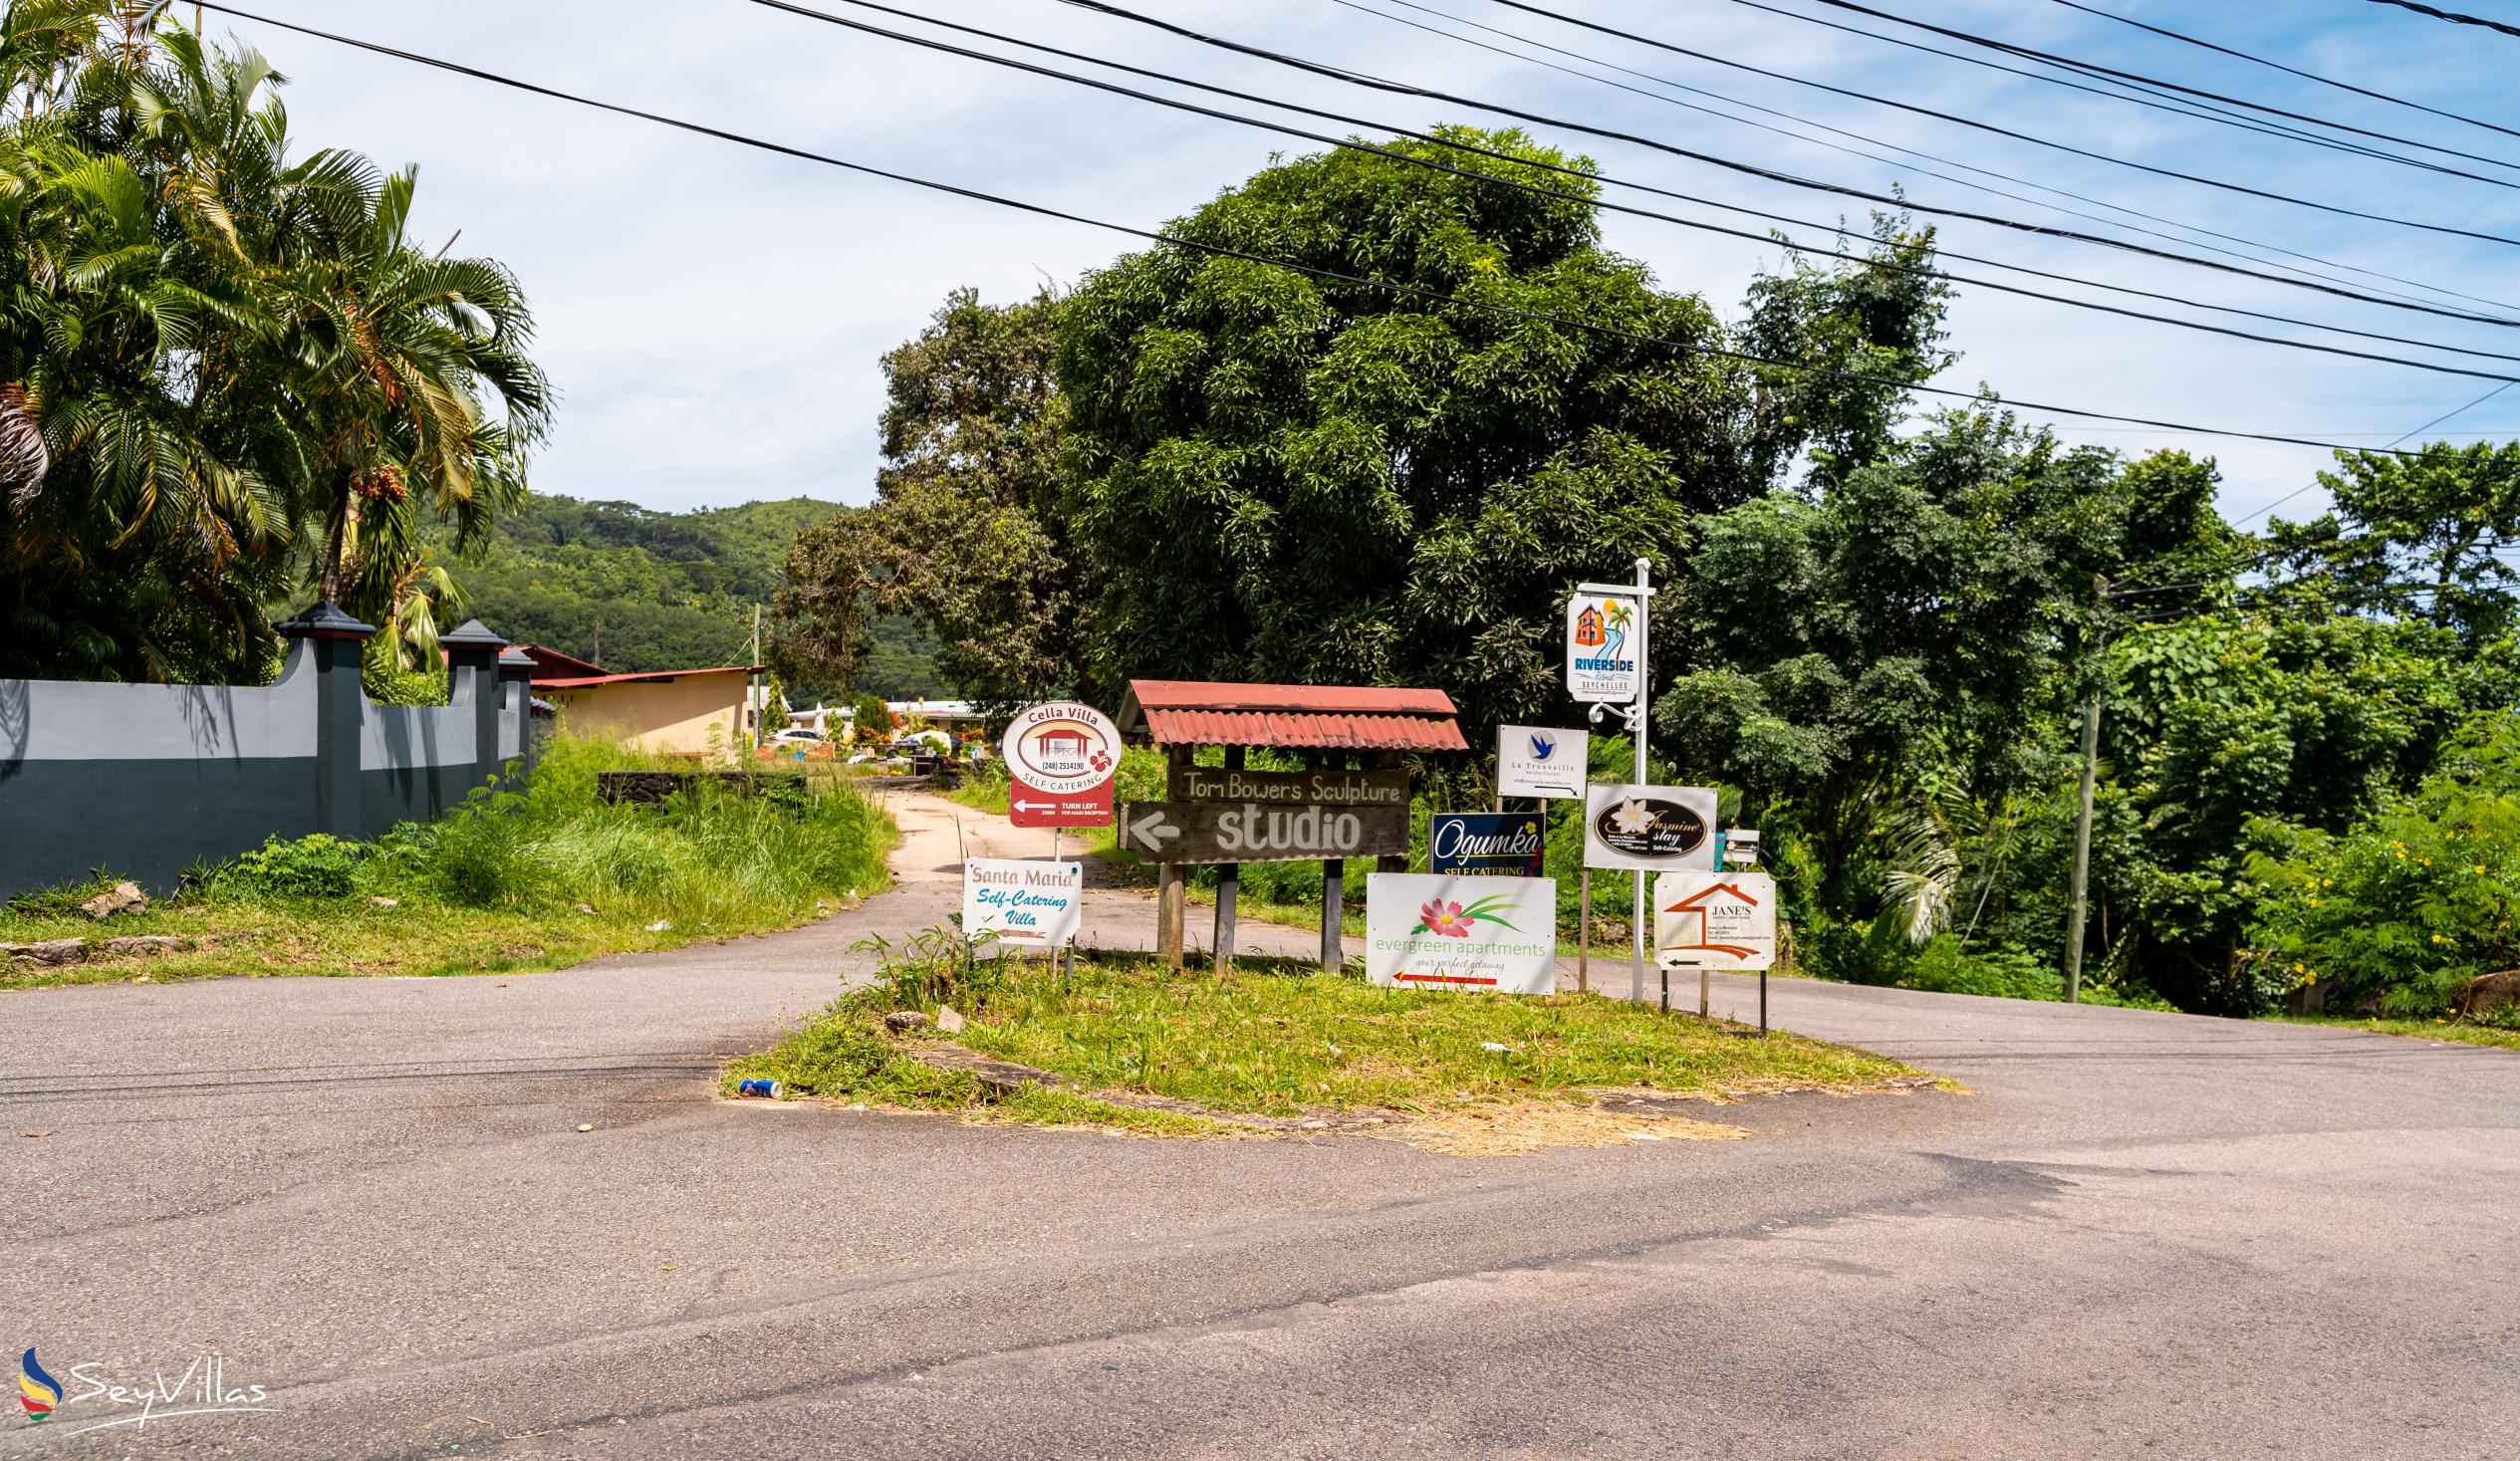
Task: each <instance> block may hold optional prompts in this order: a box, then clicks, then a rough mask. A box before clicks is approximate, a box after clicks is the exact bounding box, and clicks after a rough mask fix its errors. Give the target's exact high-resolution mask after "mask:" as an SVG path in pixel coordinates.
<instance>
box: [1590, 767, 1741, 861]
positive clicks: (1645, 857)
mask: <svg viewBox="0 0 2520 1461" xmlns="http://www.w3.org/2000/svg"><path fill="white" fill-rule="evenodd" d="M1584 865H1585V866H1587V867H1622V868H1627V869H1629V870H1631V871H1641V872H1659V871H1662V870H1664V869H1666V868H1674V867H1691V868H1706V869H1712V868H1713V867H1714V865H1715V792H1714V789H1713V788H1712V787H1651V786H1616V785H1599V786H1595V787H1592V788H1591V789H1590V794H1589V795H1588V796H1587V797H1586V798H1585V802H1584Z"/></svg>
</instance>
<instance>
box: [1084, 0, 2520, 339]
mask: <svg viewBox="0 0 2520 1461" xmlns="http://www.w3.org/2000/svg"><path fill="white" fill-rule="evenodd" d="M1060 3H1061V4H1064V5H1073V6H1076V7H1078V8H1080V9H1084V10H1092V11H1095V12H1098V13H1101V14H1106V15H1112V16H1116V17H1118V18H1121V19H1124V20H1129V21H1134V22H1135V23H1137V24H1139V25H1144V26H1149V27H1152V28H1154V29H1156V30H1161V31H1165V32H1168V33H1170V34H1173V35H1177V36H1180V37H1182V38H1183V39H1185V40H1192V41H1196V42H1198V43H1199V44H1201V45H1205V46H1213V47H1216V48H1217V49H1220V50H1225V51H1232V52H1236V53H1238V54H1241V55H1246V56H1252V57H1256V58H1258V59H1260V60H1264V61H1268V62H1271V63H1273V64H1275V65H1279V66H1284V67H1288V68H1291V69H1293V70H1297V71H1303V72H1309V73H1311V74H1313V75H1316V76H1322V77H1327V78H1329V79H1331V80H1334V81H1341V82H1347V83H1349V84H1351V85H1355V86H1361V87H1369V88H1372V89H1374V90H1377V91H1385V92H1390V93H1394V94H1397V95H1402V96H1413V97H1421V98H1424V99H1426V100H1428V101H1435V102H1444V103H1447V104H1450V105H1453V106H1458V107H1470V108H1474V109H1476V110H1478V111H1482V112H1491V113H1494V114H1496V115H1497V116H1500V117H1512V118H1516V119H1519V120H1521V121H1524V122H1537V123H1539V124H1541V125H1544V126H1559V127H1564V128H1566V129H1567V130H1570V131H1580V132H1585V133H1588V134H1590V135H1593V136H1601V137H1609V138H1611V139H1613V140H1617V141H1624V142H1634V143H1636V144H1637V145H1638V146H1642V147H1650V148H1652V149H1653V150H1655V151H1658V152H1668V153H1670V154H1671V155H1673V156H1676V157H1685V158H1688V159H1689V160H1691V161H1695V162H1704V163H1708V164H1710V165H1713V166H1716V167H1721V168H1724V169H1726V170H1728V171H1732V172H1739V173H1743V174H1746V175H1748V176H1752V177H1761V178H1765V179H1767V180H1768V181H1771V182H1782V183H1785V184H1788V185H1790V186H1793V187H1801V188H1809V189H1813V190H1815V191H1819V192H1826V193H1833V194H1836V195H1838V196H1841V197H1851V198H1861V199H1863V200H1865V201H1866V202H1872V203H1880V204H1883V205H1885V206H1888V207H1892V208H1902V209H1907V210H1910V211H1913V212H1918V213H1931V214H1934V215H1935V216H1937V217H1944V218H1963V219H1967V220H1969V221H1970V222H1974V223H1986V224H1991V225H1994V226H1996V227H2000V228H2009V229H2014V230H2017V231H2020V232H2025V233H2036V234H2042V235H2045V236H2047V237H2050V238H2070V239H2075V240H2078V241H2081V242H2084V243H2091V244H2097V245H2099V246H2101V247H2105V248H2113V249H2123V250H2126V251H2128V252H2131V253H2137V254H2142V255H2146V256H2149V257H2154V258H2165V259H2175V260H2177V261H2179V262H2182V263H2186V264H2191V265H2195V266H2197V267H2200V268H2206V269H2214V270H2219V271H2221V272H2224V273H2232V274H2243V275H2247V276H2248V277H2250V278H2255V279H2269V280H2273V281H2275V282H2277V283H2280V284H2288V285H2291V286H2292V287H2294V288H2296V289H2314V290H2318V291H2320V292H2321V293H2327V294H2336V293H2340V291H2339V290H2338V289H2337V288H2335V287H2332V286H2323V285H2318V284H2313V283H2310V282H2308V281H2305V280H2298V279H2290V278H2286V277H2284V276H2281V275H2272V274H2266V273H2262V272H2260V271H2257V270H2251V269H2242V268H2239V267H2237V266H2236V265H2231V264H2221V263H2216V262H2214V261H2213V260H2211V259H2199V258H2197V257H2196V256H2194V255H2192V254H2181V253H2178V252H2176V251H2174V250H2166V249H2155V248H2151V247H2149V246H2147V245H2143V244H2137V243H2131V242H2129V241H2127V240H2126V239H2122V238H2110V237H2108V236H2106V235H2103V234H2093V233H2085V232H2082V231H2081V230H2079V229H2071V228H2060V227H2057V226H2055V225H2053V224H2043V223H2028V222H2024V221H2022V220H2019V219H2014V218H2006V217H2003V216H2001V215H1999V214H1992V213H1979V212H1974V211H1971V210H1969V209H1966V208H1953V207H1950V206H1948V205H1945V204H1937V203H1922V202H1918V201H1916V200H1915V199H1913V198H1909V197H1905V196H1899V195H1892V194H1888V193H1879V192H1874V191H1871V190H1869V189H1865V188H1859V187H1852V186H1849V185H1847V184H1844V183H1834V182H1823V181H1820V180H1818V179H1815V178H1809V177H1803V176H1800V175H1798V174H1795V173H1791V172H1784V171H1780V170H1778V169H1776V168H1772V167H1764V166H1761V165H1759V164H1757V163H1752V162H1742V161H1738V160H1736V159H1733V158H1730V157H1721V156H1717V155H1715V154H1713V153H1710V152H1700V151H1695V150H1693V149H1691V148H1687V147H1682V146H1678V145H1675V144H1673V143H1670V142H1661V141H1656V140H1654V139H1653V138H1651V137H1645V136H1638V135H1637V134H1636V133H1634V132H1626V131H1620V130H1617V129H1615V128H1611V127H1602V126H1594V125H1592V124H1590V123H1588V122H1570V121H1567V120H1565V119H1562V118H1556V117H1550V116H1547V115H1545V114H1542V113H1536V112H1529V111H1525V110H1523V109H1521V108H1516V107H1508V106H1505V105H1503V104H1501V103H1495V102H1480V101H1475V100H1472V99H1470V98H1467V97H1461V96H1456V95H1454V94H1452V93H1450V92H1439V91H1435V90H1433V89H1431V88H1427V87H1419V86H1413V85H1410V84H1409V83H1406V82H1395V81H1390V80H1387V79H1386V78H1382V77H1377V76H1371V75H1369V74H1367V73H1363V72H1356V71H1349V70H1345V69H1343V68H1339V67H1333V66H1328V65H1324V64H1323V63H1320V62H1316V61H1308V60H1305V59H1304V58H1302V57H1298V56H1290V55H1287V54H1285V53H1283V52H1278V51H1272V50H1269V49H1268V48H1267V47H1263V46H1253V45H1249V44H1247V43H1244V42H1241V41H1232V40H1226V39H1224V38H1222V37H1218V36H1210V35H1206V34H1204V33H1202V32H1198V31H1194V30H1191V29H1189V28H1188V27H1186V26H1179V25H1175V24H1173V23H1172V22H1170V21H1166V20H1159V19H1156V18H1155V17H1152V16H1146V15H1140V14H1138V13H1136V12H1135V11H1132V10H1125V9H1123V8H1122V7H1120V6H1117V5H1113V4H1109V3H1107V0H1060ZM1497 3H1499V4H1512V3H1515V0H1497ZM1620 34H1624V33H1620ZM2424 226H2426V227H2429V226H2431V225H2424ZM2508 241H2509V242H2513V243H2520V240H2508ZM2344 293H2347V294H2348V295H2349V296H2350V297H2353V298H2358V299H2362V300H2364V301H2365V302H2367V303H2375V304H2377V303H2383V302H2384V301H2382V300H2381V299H2379V297H2377V296H2372V295H2358V294H2353V293H2352V292H2351V291H2344ZM2488 303H2491V302H2490V301H2489V302H2488ZM2390 307H2391V308H2393V309H2407V310H2418V311H2421V312H2423V313H2427V314H2444V313H2446V314H2449V315H2450V316H2451V317H2452V318H2456V319H2462V320H2474V321H2479V322H2481V323H2485V324H2493V325H2504V326H2509V325H2512V324H2515V323H2520V322H2514V321H2510V320H2506V319H2501V318H2497V317H2494V316H2488V315H2474V314H2468V313H2465V312H2461V311H2443V310H2440V309H2438V308H2436V307H2432V306H2425V305H2413V304H2392V305H2391V306H2390Z"/></svg>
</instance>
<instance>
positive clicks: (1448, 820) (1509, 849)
mask: <svg viewBox="0 0 2520 1461" xmlns="http://www.w3.org/2000/svg"><path fill="white" fill-rule="evenodd" d="M1541 827H1542V822H1541V816H1540V814H1539V813H1537V812H1438V813H1436V814H1434V816H1433V817H1432V818H1430V819H1428V822H1427V827H1426V847H1427V854H1428V857H1429V858H1430V859H1431V862H1432V866H1431V867H1430V869H1429V870H1430V871H1432V872H1434V873H1435V874H1436V875H1437V876H1441V875H1443V874H1444V873H1447V872H1493V873H1501V874H1503V875H1504V876H1507V877H1538V876H1539V875H1540V872H1541V867H1540V847H1541V842H1540V832H1541Z"/></svg>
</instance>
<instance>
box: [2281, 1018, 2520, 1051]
mask: <svg viewBox="0 0 2520 1461" xmlns="http://www.w3.org/2000/svg"><path fill="white" fill-rule="evenodd" d="M2269 1018H2272V1019H2277V1020H2281V1021H2283V1022H2284V1023H2285V1024H2287V1025H2322V1026H2326V1027H2327V1028H2329V1029H2331V1030H2361V1031H2364V1032H2366V1033H2368V1034H2372V1035H2403V1036H2407V1037H2410V1038H2412V1039H2415V1040H2448V1041H2453V1042H2456V1043H2457V1044H2460V1045H2487V1046H2493V1047H2495V1048H2496V1049H2500V1050H2520V1028H2515V1027H2512V1026H2508V1025H2471V1024H2466V1023H2460V1022H2452V1021H2449V1020H2399V1019H2389V1018H2385V1017H2381V1016H2370V1017H2365V1016H2357V1015H2275V1016H2270V1017H2269Z"/></svg>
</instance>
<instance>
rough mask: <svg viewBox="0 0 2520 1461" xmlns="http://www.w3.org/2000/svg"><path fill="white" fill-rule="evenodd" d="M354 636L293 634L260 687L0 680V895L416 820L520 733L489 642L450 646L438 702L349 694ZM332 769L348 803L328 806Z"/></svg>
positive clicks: (478, 773) (523, 739)
mask: <svg viewBox="0 0 2520 1461" xmlns="http://www.w3.org/2000/svg"><path fill="white" fill-rule="evenodd" d="M357 648H358V643H357V639H356V638H344V637H340V636H336V637H333V638H330V639H325V638H312V639H310V638H301V639H299V640H297V642H295V643H293V644H292V645H291V646H290V649H289V657H288V661H287V664H286V666H285V667H284V669H283V670H282V672H281V676H280V678H279V680H278V681H277V682H276V683H274V684H270V685H261V686H256V685H122V684H88V683H72V682H63V681H53V680H0V898H5V897H9V896H12V895H15V894H17V893H20V892H24V891H27V890H29V889H32V888H39V887H49V886H52V885H54V884H56V883H62V882H70V881H74V880H77V879H81V878H84V877H86V876H88V875H89V874H90V873H91V872H93V871H98V870H103V871H110V872H113V873H116V874H118V875H121V876H125V877H129V878H132V879H134V880H136V881H138V882H140V883H142V884H144V885H146V886H148V887H150V888H152V889H154V890H157V891H160V892H162V891H164V890H166V889H168V888H171V887H172V886H173V885H174V884H175V882H176V880H177V879H178V878H179V877H180V876H181V875H182V873H183V871H184V869H185V868H186V867H188V866H191V865H192V864H194V863H196V862H207V861H215V860H218V859H221V858H226V857H232V856H234V855H236V854H237V853H238V852H245V851H247V850H248V849H251V848H256V847H260V846H261V845H262V842H263V840H264V839H265V838H267V837H271V836H274V835H277V836H280V837H283V838H294V837H303V836H305V835H307V834H308V833H311V832H333V833H336V834H339V835H341V836H344V837H359V836H375V835H376V834H378V833H381V832H383V831H385V830H386V829H387V828H390V827H391V826H393V824H395V823H397V822H403V821H414V822H424V821H428V820H430V819H433V818H435V817H438V816H440V815H442V814H443V813H444V812H446V811H447V810H448V809H450V808H453V807H455V806H458V805H460V804H461V803H462V802H463V800H464V796H465V794H466V793H467V792H469V791H470V790H471V789H472V788H473V787H475V786H477V785H480V784H481V782H482V781H483V780H484V779H485V778H487V777H490V776H493V775H496V774H497V772H498V770H499V767H500V765H501V764H502V763H503V762H505V761H507V760H509V759H511V758H513V757H515V756H516V755H517V754H518V749H514V748H523V747H525V746H526V745H527V736H528V732H527V728H526V695H525V686H524V683H523V682H522V681H521V680H515V681H512V682H503V680H502V677H501V676H500V675H499V673H498V671H497V669H496V668H495V663H494V661H495V654H496V651H495V650H492V651H490V652H488V653H480V652H478V651H474V652H467V653H465V654H463V655H462V656H460V657H459V659H458V662H457V664H456V668H455V671H454V690H453V695H452V697H451V698H452V700H453V703H452V704H449V705H445V706H414V705H378V704H376V703H374V702H373V701H370V700H369V699H368V698H367V696H366V695H364V694H360V693H359V692H358V654H357V652H356V650H357ZM345 676H346V677H347V679H346V681H345V680H343V678H342V677H345ZM345 690H346V691H347V693H345ZM328 696H329V698H330V701H331V703H333V704H334V705H336V706H338V707H339V708H340V710H341V711H342V712H345V713H340V714H332V715H327V714H324V713H322V707H323V705H324V704H325V703H326V700H327V697H328ZM354 706H355V707H356V708H355V709H354V708H353V707H354ZM328 729H329V731H330V732H331V735H330V738H329V740H328V737H327V735H326V732H327V730H328ZM485 732H486V734H485ZM343 770H348V771H349V772H350V778H351V779H350V781H349V782H347V783H345V782H342V781H338V780H337V781H335V782H333V783H332V784H333V785H335V786H337V787H342V788H344V789H345V790H347V787H348V786H349V785H355V786H356V798H355V805H351V806H346V807H343V808H342V809H341V810H339V811H328V809H327V805H326V803H327V798H326V797H325V796H324V795H323V794H322V792H321V791H320V789H321V788H322V787H323V786H325V785H326V779H327V778H328V777H335V778H338V777H339V776H340V774H341V772H342V771H343ZM332 800H334V801H349V800H351V799H350V798H348V797H340V796H337V797H335V798H333V799H332Z"/></svg>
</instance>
